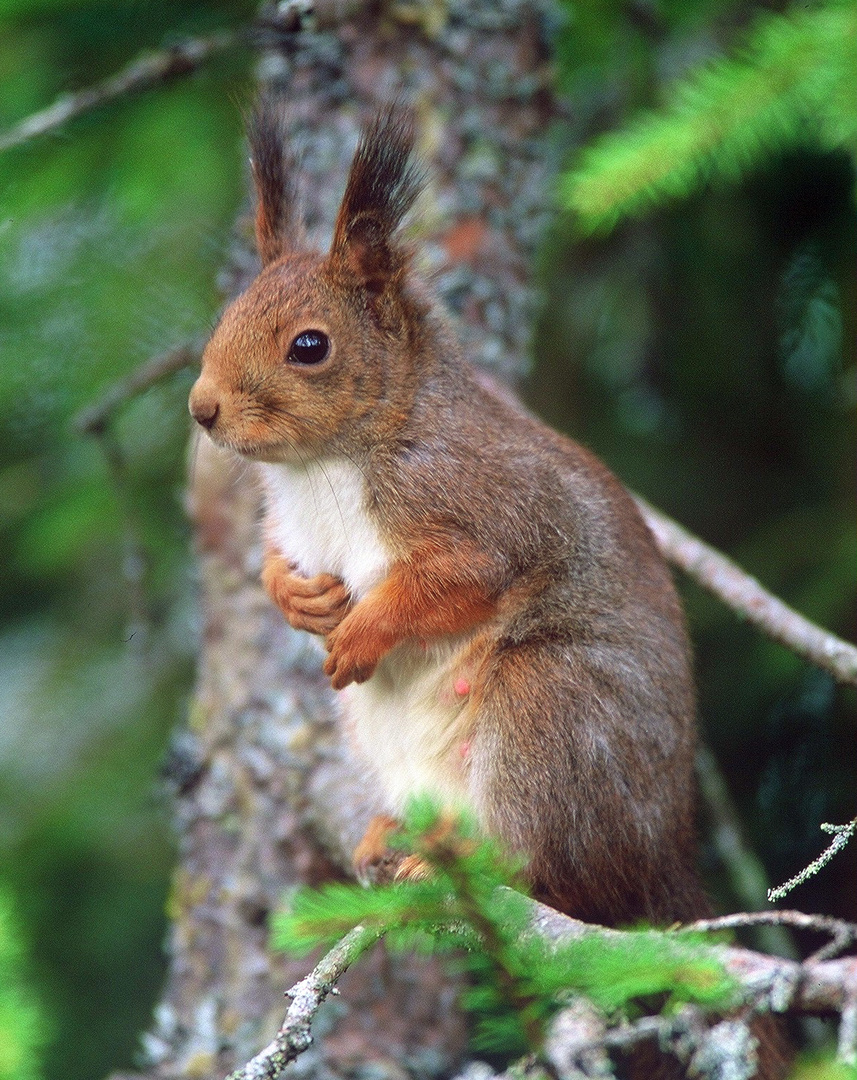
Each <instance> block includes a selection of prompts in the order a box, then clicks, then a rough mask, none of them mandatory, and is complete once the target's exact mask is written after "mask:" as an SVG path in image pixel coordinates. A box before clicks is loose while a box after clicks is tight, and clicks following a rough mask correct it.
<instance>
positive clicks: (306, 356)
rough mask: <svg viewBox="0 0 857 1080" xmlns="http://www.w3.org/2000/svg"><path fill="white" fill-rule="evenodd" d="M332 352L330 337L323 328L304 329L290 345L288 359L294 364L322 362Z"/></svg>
mask: <svg viewBox="0 0 857 1080" xmlns="http://www.w3.org/2000/svg"><path fill="white" fill-rule="evenodd" d="M329 352H330V339H329V338H328V336H327V334H323V333H322V332H321V330H304V332H303V333H302V334H298V336H297V337H296V338H295V340H294V341H293V342H292V343H291V345H290V346H289V353H288V357H287V359H288V360H289V361H291V363H293V364H320V363H321V362H322V360H324V358H325V357H326V356H327V354H328V353H329Z"/></svg>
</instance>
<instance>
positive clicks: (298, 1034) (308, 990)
mask: <svg viewBox="0 0 857 1080" xmlns="http://www.w3.org/2000/svg"><path fill="white" fill-rule="evenodd" d="M379 937H380V934H379V933H378V931H377V930H374V929H371V928H367V927H363V926H355V927H354V929H353V930H351V931H350V932H349V933H347V934H346V935H345V937H344V938H342V940H341V941H340V942H338V943H337V944H336V945H334V947H333V948H332V949H331V950H330V951H329V952H328V953H327V954H326V955H325V956H324V957H322V959H321V960H320V961H319V962H318V964H316V966H315V967H314V968H313V970H312V971H311V972H310V973H309V975H307V976H306V978H304V979H301V981H300V982H299V983H297V984H296V985H295V986H293V987H292V988H291V990H288V991H287V992H286V996H287V997H289V998H291V1001H292V1003H291V1005H290V1006H289V1008H288V1010H287V1012H286V1017H285V1019H284V1020H283V1023H282V1024H281V1025H280V1030H279V1031H278V1032H277V1034H276V1035H275V1036H274V1038H273V1040H272V1041H271V1042H270V1043H269V1044H268V1045H267V1046H266V1047H265V1049H264V1050H261V1051H260V1052H259V1053H258V1054H257V1055H256V1056H255V1057H254V1058H253V1059H252V1060H251V1061H248V1062H247V1064H246V1065H244V1066H243V1067H242V1068H240V1069H236V1070H235V1072H233V1073H231V1074H230V1076H229V1080H276V1077H278V1076H280V1075H281V1073H282V1071H283V1069H285V1067H286V1066H287V1065H289V1064H290V1063H291V1062H293V1061H294V1060H295V1058H297V1057H299V1056H300V1055H301V1054H302V1053H303V1052H304V1050H307V1049H309V1047H310V1046H311V1045H312V1033H311V1032H310V1025H311V1023H312V1020H313V1017H314V1016H315V1014H316V1013H317V1012H318V1009H319V1006H320V1005H321V1004H322V1003H323V1002H324V1001H326V999H327V998H328V997H329V996H330V995H331V994H333V993H336V992H337V991H336V983H337V982H338V981H339V980H340V979H341V978H342V976H343V975H344V974H345V972H346V971H347V970H348V968H349V967H350V966H351V964H353V963H354V961H355V960H356V959H357V958H358V957H359V956H362V954H363V953H364V952H366V950H367V949H369V948H371V946H372V945H374V943H375V942H376V941H377V940H378V938H379Z"/></svg>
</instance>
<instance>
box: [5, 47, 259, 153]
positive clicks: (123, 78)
mask: <svg viewBox="0 0 857 1080" xmlns="http://www.w3.org/2000/svg"><path fill="white" fill-rule="evenodd" d="M240 37H241V35H240V34H239V33H238V32H236V31H231V30H221V31H219V32H217V33H215V34H209V35H208V36H207V37H199V38H189V39H188V40H186V41H180V42H177V43H176V44H175V45H171V46H170V47H169V48H168V49H163V50H161V51H160V52H153V53H143V54H142V55H140V56H137V57H135V59H134V60H132V61H131V62H130V63H129V64H128V65H126V66H125V67H124V68H122V70H121V71H119V72H117V74H115V75H111V76H110V77H109V78H107V79H104V80H103V81H102V82H100V83H96V84H95V86H87V87H85V88H84V89H83V90H78V91H76V92H75V93H73V94H63V95H62V96H61V97H59V98H57V100H56V101H55V102H54V103H53V105H49V106H48V107H47V108H46V109H42V110H41V111H40V112H37V113H33V114H32V115H31V116H28V117H26V118H25V119H24V120H22V121H21V122H20V123H18V124H16V125H15V126H14V127H13V128H10V129H9V131H7V132H5V134H3V135H0V151H2V150H9V149H11V148H12V147H13V146H19V145H20V144H21V143H24V142H27V141H28V140H29V139H32V138H35V137H36V136H37V135H44V134H46V133H47V132H49V131H55V130H56V129H57V128H59V127H62V125H63V124H66V123H68V121H69V120H72V119H74V117H76V116H80V115H81V114H82V113H85V112H89V111H90V110H91V109H96V108H98V107H100V106H101V105H106V104H107V103H108V102H110V101H114V100H115V99H116V98H118V97H121V96H122V95H124V94H131V93H138V92H139V91H141V90H148V89H150V88H151V87H153V86H161V85H163V84H164V83H167V82H169V81H170V80H171V79H175V78H179V77H181V76H184V75H189V74H190V73H191V72H193V71H196V70H197V68H199V67H200V66H201V65H202V64H204V63H205V62H206V61H207V60H209V59H211V57H212V56H216V55H217V54H218V53H221V52H224V51H225V50H226V49H228V48H230V47H232V46H233V45H235V44H236V43H237V42H238V41H239V40H240Z"/></svg>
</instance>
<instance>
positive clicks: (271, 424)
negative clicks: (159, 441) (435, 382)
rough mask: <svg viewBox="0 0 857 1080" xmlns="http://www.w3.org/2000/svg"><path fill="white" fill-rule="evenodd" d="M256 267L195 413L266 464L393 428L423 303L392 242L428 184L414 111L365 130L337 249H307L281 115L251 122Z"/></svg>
mask: <svg viewBox="0 0 857 1080" xmlns="http://www.w3.org/2000/svg"><path fill="white" fill-rule="evenodd" d="M249 137H250V145H251V149H252V163H253V177H254V182H255V186H256V194H257V209H256V219H255V226H256V243H257V247H258V250H259V255H260V257H261V260H262V270H261V273H260V274H259V275H258V277H257V278H256V279H255V280H254V281H253V283H252V284H251V285H250V287H249V288H248V289H247V291H246V292H244V293H243V294H242V295H241V296H239V297H238V298H237V299H236V300H235V301H234V302H233V303H232V304H230V305H229V307H228V308H227V309H226V311H225V312H224V314H223V316H222V318H221V321H220V324H219V325H218V327H217V329H216V330H215V332H214V334H213V336H212V338H211V340H210V341H209V343H208V345H207V346H206V349H205V352H204V354H203V358H202V372H201V374H200V377H199V379H198V380H197V382H196V383H195V385H194V387H193V390H192V391H191V395H190V412H191V415H192V416H193V417H194V419H195V420H196V421H197V422H198V423H199V424H200V425H201V426H202V427H204V428H205V429H206V430H207V431H208V432H209V434H210V435H211V437H212V438H213V440H214V441H215V442H216V443H218V444H220V445H223V446H226V447H229V448H231V449H233V450H236V451H237V452H238V453H240V454H242V455H244V456H246V457H250V458H254V459H257V460H260V461H274V462H277V461H289V460H301V459H303V460H305V459H306V458H307V457H308V456H309V457H312V456H316V455H323V454H325V453H328V452H335V451H336V450H337V449H343V450H349V449H351V450H353V449H354V447H355V445H357V446H359V445H361V442H365V441H366V438H367V434H368V436H369V437H373V436H374V437H376V438H377V436H378V435H379V434H380V433H383V431H384V428H385V425H386V426H389V425H391V424H395V422H396V417H397V416H398V417H399V418H400V419H401V416H402V414H403V410H404V411H406V410H407V407H408V399H409V396H412V394H413V381H414V367H415V364H416V363H417V360H416V354H417V353H418V352H419V349H418V347H417V345H416V342H417V339H418V337H419V334H420V330H421V326H422V325H423V324H424V322H425V317H426V315H427V312H428V305H427V304H426V303H425V302H424V301H423V300H422V299H421V298H420V296H419V291H418V290H416V291H415V290H414V289H413V288H412V287H411V286H410V285H409V281H408V278H409V273H408V271H409V263H410V251H409V249H408V247H407V246H406V245H405V244H404V242H403V241H402V240H401V238H400V237H398V236H397V235H396V232H397V229H398V226H399V224H400V223H401V221H402V218H403V217H404V215H405V214H406V213H407V211H408V210H409V209H410V208H411V206H412V205H413V203H414V201H415V200H416V198H417V196H418V194H419V192H420V189H421V187H422V177H421V173H420V171H419V169H418V168H417V167H416V166H415V165H414V164H413V162H412V157H411V155H412V150H413V143H414V132H413V123H412V120H411V117H410V114H409V113H408V112H407V111H405V110H404V109H402V108H400V107H398V106H396V105H393V106H390V107H388V108H386V109H385V110H384V111H382V112H381V113H379V114H378V115H377V116H376V118H375V119H374V120H373V121H372V123H371V124H370V125H369V126H368V127H367V128H366V129H365V130H364V131H363V134H362V136H361V139H360V143H359V146H358V148H357V153H356V154H355V157H354V160H353V162H352V165H351V170H350V173H349V176H348V182H347V184H346V188H345V195H344V196H343V200H342V205H341V207H340V209H339V213H338V216H337V219H336V225H335V228H334V232H333V241H332V244H331V248H330V252H329V253H328V254H327V255H321V254H318V253H315V252H312V251H309V250H307V249H306V247H305V239H304V232H303V227H302V223H301V221H300V219H299V216H298V211H297V198H296V185H295V179H294V173H293V168H292V162H291V161H290V159H289V157H288V154H287V150H286V139H285V124H284V120H283V117H282V113H281V112H280V111H279V110H278V109H277V107H276V106H275V105H274V104H273V103H272V102H270V101H263V102H261V103H260V105H259V106H258V107H257V109H256V111H255V113H254V114H253V116H252V118H251V120H250V124H249Z"/></svg>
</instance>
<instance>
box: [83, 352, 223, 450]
mask: <svg viewBox="0 0 857 1080" xmlns="http://www.w3.org/2000/svg"><path fill="white" fill-rule="evenodd" d="M201 352H202V346H201V345H200V344H199V343H198V342H195V341H189V342H185V344H184V345H178V346H176V348H175V349H170V350H169V352H165V353H162V354H161V355H160V356H155V357H153V358H152V359H151V360H148V361H146V363H145V364H143V365H141V366H140V367H139V368H137V369H136V370H135V371H132V372H131V374H130V375H129V376H128V377H127V378H125V379H121V380H120V381H119V382H116V383H114V384H113V385H112V386H110V387H109V388H108V389H107V391H106V392H105V394H104V396H103V397H102V398H101V400H100V401H96V402H95V404H94V405H88V406H87V407H86V408H85V409H82V410H81V411H80V412H79V413H78V414H77V416H76V417H75V418H74V427H75V428H76V429H77V431H79V432H80V433H81V434H82V435H99V434H101V433H102V432H103V431H104V430H105V428H107V426H108V425H109V424H110V421H111V420H112V418H113V413H114V412H115V411H116V410H117V409H118V408H119V407H120V406H122V405H124V404H125V403H126V402H127V401H130V400H131V398H133V397H136V395H137V394H140V393H142V392H143V391H144V390H148V389H149V387H151V386H154V385H155V383H157V382H160V380H161V379H164V378H166V377H167V376H168V375H172V374H174V373H175V372H176V371H181V369H182V368H184V367H188V366H190V365H191V364H196V363H198V361H199V357H200V353H201Z"/></svg>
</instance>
